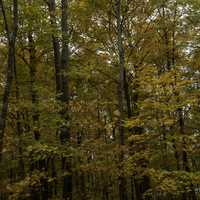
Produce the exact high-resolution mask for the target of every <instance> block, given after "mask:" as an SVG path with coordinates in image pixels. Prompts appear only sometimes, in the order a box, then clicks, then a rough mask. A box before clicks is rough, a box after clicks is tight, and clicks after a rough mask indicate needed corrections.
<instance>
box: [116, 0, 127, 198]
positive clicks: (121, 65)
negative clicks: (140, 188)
mask: <svg viewBox="0 0 200 200" xmlns="http://www.w3.org/2000/svg"><path fill="white" fill-rule="evenodd" d="M115 7H116V20H117V48H118V60H119V85H118V108H119V113H120V115H119V144H120V145H121V146H123V145H124V144H125V133H124V125H123V120H124V108H123V107H124V86H125V83H124V78H125V77H124V75H125V57H124V47H123V38H122V34H123V24H122V15H121V0H115ZM123 160H124V153H123V150H121V152H120V155H119V162H120V167H119V170H120V171H121V175H120V176H119V198H120V200H127V191H126V179H125V177H124V173H123V164H122V163H123Z"/></svg>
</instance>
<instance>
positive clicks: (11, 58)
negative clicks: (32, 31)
mask: <svg viewBox="0 0 200 200" xmlns="http://www.w3.org/2000/svg"><path fill="white" fill-rule="evenodd" d="M0 7H1V10H2V13H3V19H4V24H5V31H6V35H7V41H8V62H7V69H6V84H5V88H4V92H3V101H2V109H1V113H0V160H1V157H2V149H3V138H4V132H5V127H6V119H7V114H8V104H9V96H10V93H11V88H12V82H13V71H14V66H15V44H16V37H17V30H18V0H13V21H12V27H13V29H12V30H10V29H9V27H8V21H7V18H6V13H5V8H4V3H3V0H0Z"/></svg>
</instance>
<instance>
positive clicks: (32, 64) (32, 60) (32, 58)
mask: <svg viewBox="0 0 200 200" xmlns="http://www.w3.org/2000/svg"><path fill="white" fill-rule="evenodd" d="M28 41H29V68H30V79H31V88H30V93H31V101H32V119H33V135H34V138H35V140H39V139H40V131H39V110H38V104H39V100H38V92H37V85H36V82H37V80H36V72H37V71H36V70H37V69H36V65H37V64H36V49H35V42H34V39H33V35H32V33H31V32H29V33H28Z"/></svg>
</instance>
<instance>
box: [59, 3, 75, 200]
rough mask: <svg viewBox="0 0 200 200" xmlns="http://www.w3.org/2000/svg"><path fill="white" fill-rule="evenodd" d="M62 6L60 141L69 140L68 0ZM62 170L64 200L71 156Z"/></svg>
mask: <svg viewBox="0 0 200 200" xmlns="http://www.w3.org/2000/svg"><path fill="white" fill-rule="evenodd" d="M61 6H62V19H61V23H62V25H61V26H62V52H61V96H60V101H61V103H62V106H63V109H62V110H61V117H62V119H63V120H64V123H63V125H62V126H61V128H60V140H61V143H65V142H69V141H70V132H69V113H68V112H69V80H68V71H69V30H68V29H69V25H68V15H69V9H68V0H61ZM62 162H63V170H67V171H68V174H67V175H65V176H64V179H63V198H64V199H66V200H71V199H72V172H71V158H67V159H65V158H63V161H62Z"/></svg>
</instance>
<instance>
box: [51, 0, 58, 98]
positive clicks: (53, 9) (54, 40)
mask: <svg viewBox="0 0 200 200" xmlns="http://www.w3.org/2000/svg"><path fill="white" fill-rule="evenodd" d="M48 6H49V13H50V21H51V25H52V27H53V28H55V30H57V29H56V15H55V12H56V3H55V0H49V3H48ZM52 44H53V51H54V66H55V78H56V96H57V98H58V97H59V95H60V92H61V70H60V64H61V63H60V58H61V57H60V44H59V38H58V37H57V36H56V34H52Z"/></svg>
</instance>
